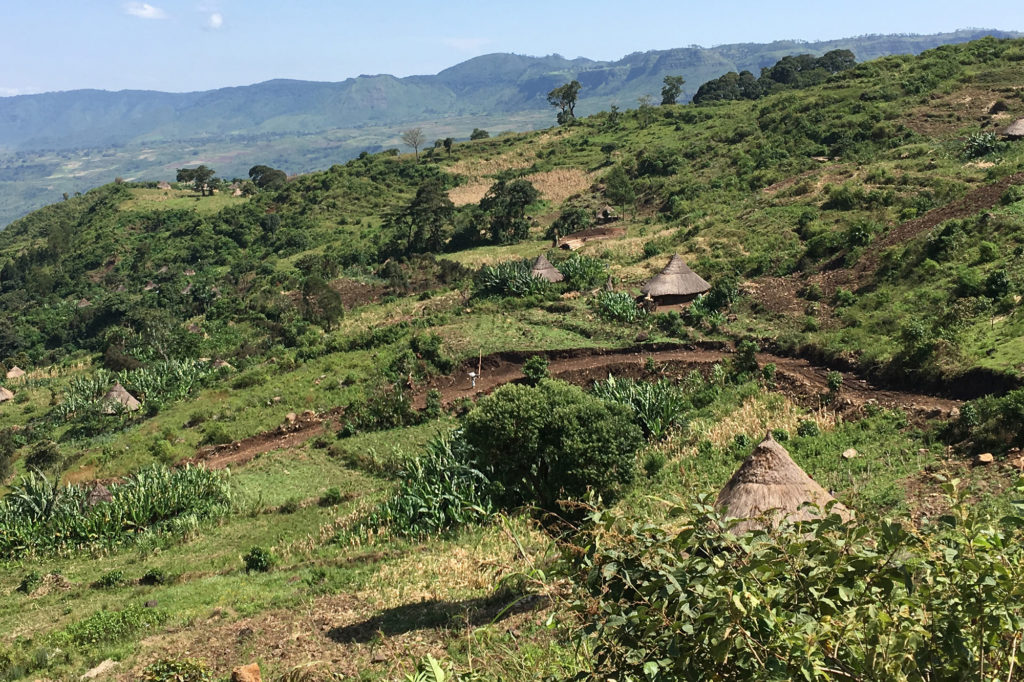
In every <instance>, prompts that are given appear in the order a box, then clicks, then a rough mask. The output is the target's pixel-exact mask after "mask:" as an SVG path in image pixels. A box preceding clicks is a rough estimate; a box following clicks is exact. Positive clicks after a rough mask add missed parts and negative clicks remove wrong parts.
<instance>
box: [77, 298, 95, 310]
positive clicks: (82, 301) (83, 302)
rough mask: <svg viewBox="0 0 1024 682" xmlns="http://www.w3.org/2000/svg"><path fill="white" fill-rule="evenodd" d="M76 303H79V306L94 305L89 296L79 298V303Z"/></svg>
mask: <svg viewBox="0 0 1024 682" xmlns="http://www.w3.org/2000/svg"><path fill="white" fill-rule="evenodd" d="M75 305H77V306H78V307H79V308H88V307H89V306H91V305H92V303H90V302H89V299H87V298H80V299H78V303H76V304H75Z"/></svg>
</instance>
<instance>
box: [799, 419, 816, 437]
mask: <svg viewBox="0 0 1024 682" xmlns="http://www.w3.org/2000/svg"><path fill="white" fill-rule="evenodd" d="M820 433H821V428H820V427H819V426H818V422H816V421H814V420H813V419H802V420H800V423H799V424H797V427H796V434H797V435H798V436H803V437H804V438H811V437H814V436H817V435H818V434H820Z"/></svg>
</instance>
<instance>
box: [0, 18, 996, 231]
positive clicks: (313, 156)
mask: <svg viewBox="0 0 1024 682" xmlns="http://www.w3.org/2000/svg"><path fill="white" fill-rule="evenodd" d="M985 35H993V36H996V37H1001V38H1009V37H1016V34H1013V33H1008V32H1004V31H996V30H983V29H970V30H961V31H955V32H952V33H943V34H935V35H927V36H913V35H910V36H908V35H900V36H860V37H856V38H847V39H842V40H835V41H827V42H816V43H807V42H800V41H778V42H775V43H770V44H756V43H743V44H735V45H720V46H716V47H712V48H702V47H696V46H693V47H688V48H679V49H673V50H662V51H652V52H645V53H637V54H631V55H628V56H626V57H624V58H623V59H621V60H618V61H615V62H600V61H593V60H589V59H583V58H579V59H575V60H569V59H565V58H563V57H561V56H558V55H551V56H547V57H525V56H520V55H511V54H492V55H485V56H482V57H477V58H474V59H471V60H468V61H466V62H464V63H462V64H458V65H456V66H453V67H451V68H449V69H446V70H444V71H442V72H441V73H439V74H437V75H430V76H427V75H424V76H411V77H407V78H396V77H394V76H389V75H373V76H366V75H364V76H360V77H358V78H351V79H348V80H346V81H342V82H338V83H313V82H305V81H294V80H273V81H268V82H265V83H258V84H255V85H249V86H243V87H233V88H222V89H220V90H213V91H208V92H193V93H161V92H147V91H124V92H104V91H96V90H82V91H72V92H57V93H44V94H39V95H25V96H19V97H4V98H0V119H2V120H4V122H5V125H4V126H3V128H0V226H4V225H6V224H8V223H9V222H10V221H12V220H14V219H15V218H18V217H21V216H22V215H24V214H25V213H26V212H28V211H29V210H32V209H34V208H38V207H40V206H43V205H45V204H47V203H50V202H53V201H56V200H58V198H59V197H61V196H62V194H63V193H65V192H67V193H70V194H74V193H75V192H81V191H85V190H87V189H90V188H92V187H95V186H97V185H100V184H103V183H106V182H110V181H111V180H113V179H114V178H115V177H122V178H128V179H144V180H171V179H173V177H174V171H175V169H176V168H180V167H182V166H183V165H186V164H190V163H191V164H195V163H203V162H205V163H207V165H212V166H213V167H214V168H216V169H217V170H219V171H220V172H221V173H222V174H223V175H224V177H228V178H230V177H244V174H245V172H246V171H247V170H248V169H249V168H250V167H251V166H253V165H255V164H256V163H257V161H254V160H253V157H259V160H262V161H263V162H264V163H274V164H276V165H278V166H279V167H283V168H285V169H286V170H287V171H288V172H289V173H302V172H307V171H311V170H314V169H318V168H325V167H327V166H329V165H330V164H332V163H337V162H339V161H346V160H348V159H350V158H352V157H354V156H356V155H357V154H359V153H360V152H361V151H371V152H372V151H379V150H381V149H384V148H387V147H390V146H398V143H399V131H400V130H402V129H405V128H409V127H412V126H422V127H423V128H424V129H425V130H426V132H427V135H428V137H429V139H430V140H433V139H435V138H442V139H443V138H444V137H448V136H454V137H456V138H458V139H466V138H468V137H469V134H470V131H472V130H473V129H474V128H484V129H489V130H492V132H493V131H495V130H501V131H504V130H531V129H536V128H539V127H545V126H547V125H549V122H550V121H551V120H553V118H554V116H553V114H552V113H551V109H550V106H549V105H548V103H547V99H546V97H547V93H548V92H549V91H550V90H551V89H552V88H554V87H557V86H559V85H562V84H563V83H566V82H568V81H570V80H572V79H574V78H578V79H579V80H580V82H581V83H582V84H583V89H582V92H581V95H580V96H581V101H580V107H579V111H580V112H581V113H586V114H590V113H594V112H597V111H600V110H602V109H607V108H608V107H609V106H610V105H612V104H617V105H618V106H620V107H623V108H625V107H629V106H633V105H634V103H635V102H636V101H637V98H638V97H640V96H643V95H650V96H652V97H655V98H657V97H658V93H659V92H660V91H661V87H662V79H663V78H664V77H665V76H667V75H677V76H679V75H681V76H683V77H684V78H685V79H686V83H685V84H684V86H683V93H682V99H681V101H685V100H687V99H688V98H689V97H690V96H691V95H692V94H693V93H694V92H696V89H697V87H698V86H699V85H700V84H701V83H703V82H704V81H706V80H709V79H711V78H715V77H718V76H720V75H721V74H723V73H725V72H727V71H742V70H744V69H746V70H750V71H752V72H754V73H758V72H759V71H760V69H761V68H762V67H765V66H770V65H772V64H774V63H775V62H776V61H777V60H778V59H780V58H781V57H784V56H786V55H790V54H797V53H800V54H814V55H820V54H823V53H825V52H828V51H829V50H835V49H849V50H852V51H853V52H854V53H855V54H856V55H857V57H858V58H859V59H861V60H868V59H873V58H875V57H878V56H882V55H886V54H901V53H908V54H913V53H918V52H920V51H922V50H925V49H929V48H932V47H935V46H937V45H942V44H946V43H961V42H966V41H968V40H974V39H977V38H980V37H982V36H985Z"/></svg>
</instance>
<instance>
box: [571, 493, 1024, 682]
mask: <svg viewBox="0 0 1024 682" xmlns="http://www.w3.org/2000/svg"><path fill="white" fill-rule="evenodd" d="M947 492H948V493H950V494H954V493H955V482H954V483H952V484H948V485H947ZM1017 494H1018V495H1024V482H1022V483H1019V484H1018V488H1017ZM707 503H708V500H707V499H703V500H702V501H701V503H699V504H698V505H697V506H696V507H695V509H694V516H693V517H692V518H691V523H687V524H686V525H685V526H684V530H682V531H681V532H678V533H675V534H671V533H667V532H665V531H663V530H662V529H659V528H655V527H651V526H644V525H637V526H634V527H632V529H624V528H622V527H621V526H617V525H615V524H616V520H615V519H614V518H612V517H611V516H610V515H609V514H607V513H600V512H598V513H595V514H594V515H593V516H592V521H593V522H594V523H593V527H592V528H591V530H590V531H589V534H588V535H589V536H585V537H583V538H577V541H576V542H575V543H574V545H575V546H573V547H567V548H566V552H565V558H566V559H567V564H568V565H569V566H571V569H570V570H571V572H572V575H573V578H574V580H575V582H576V583H577V585H579V586H580V587H581V588H582V592H581V594H580V597H579V599H578V601H577V602H576V603H575V607H576V610H577V611H578V613H580V614H581V617H582V618H583V621H584V624H583V629H582V634H583V635H584V636H586V637H588V638H589V639H590V641H591V642H592V646H593V666H594V669H593V671H592V675H593V676H594V677H598V678H600V679H606V678H609V677H614V678H616V679H637V680H639V679H646V680H677V679H687V680H712V679H715V680H747V679H757V680H793V679H804V680H851V679H857V680H869V679H870V680H963V679H976V678H977V679H981V678H985V679H1008V677H1009V676H1010V674H1011V673H1010V670H1012V669H1014V668H1016V667H1019V666H1020V664H1021V660H1022V658H1024V657H1022V655H1021V649H1020V644H1021V635H1020V633H1021V631H1022V629H1024V608H1022V606H1021V603H1022V600H1024V513H1022V512H1024V502H1019V503H1017V504H1016V505H1015V511H1014V512H1013V513H1012V514H1011V515H1009V516H1007V517H1004V518H1002V519H999V518H995V517H993V516H991V515H990V514H988V513H985V512H983V511H979V510H978V507H977V505H968V504H966V502H965V498H964V496H963V495H958V496H957V497H956V499H955V500H954V505H953V508H952V510H951V513H950V514H949V515H947V516H944V517H942V518H941V519H939V520H938V521H937V522H936V523H933V524H931V525H926V526H925V527H924V528H922V529H921V530H920V531H911V530H908V529H907V528H905V527H904V526H903V525H901V524H900V523H898V522H891V521H886V520H880V519H877V518H867V519H866V520H862V521H859V522H851V523H846V524H844V523H842V522H841V520H840V519H839V517H838V516H829V517H828V518H826V519H824V520H819V521H812V522H805V523H803V524H801V525H799V526H784V527H782V528H780V529H779V530H777V531H772V532H753V533H748V534H746V535H743V536H741V537H738V538H737V537H735V536H733V535H732V534H730V533H728V532H725V531H723V522H722V519H721V518H720V517H719V516H718V515H717V513H716V512H715V511H714V510H713V508H712V507H710V506H709V505H708V504H707ZM677 527H678V526H677ZM624 531H625V532H624ZM580 546H583V547H587V549H584V550H581V549H580ZM982 671H984V672H982Z"/></svg>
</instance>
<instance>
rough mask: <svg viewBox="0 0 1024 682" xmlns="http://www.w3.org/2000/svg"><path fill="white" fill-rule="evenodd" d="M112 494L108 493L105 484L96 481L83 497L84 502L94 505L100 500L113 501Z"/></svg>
mask: <svg viewBox="0 0 1024 682" xmlns="http://www.w3.org/2000/svg"><path fill="white" fill-rule="evenodd" d="M113 501H114V496H113V495H111V494H110V490H109V489H108V488H107V486H105V485H103V484H102V483H97V484H96V485H94V486H93V488H92V490H90V491H89V494H88V495H87V496H86V498H85V504H86V505H88V506H90V507H95V506H96V505H97V504H99V503H101V502H113Z"/></svg>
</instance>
